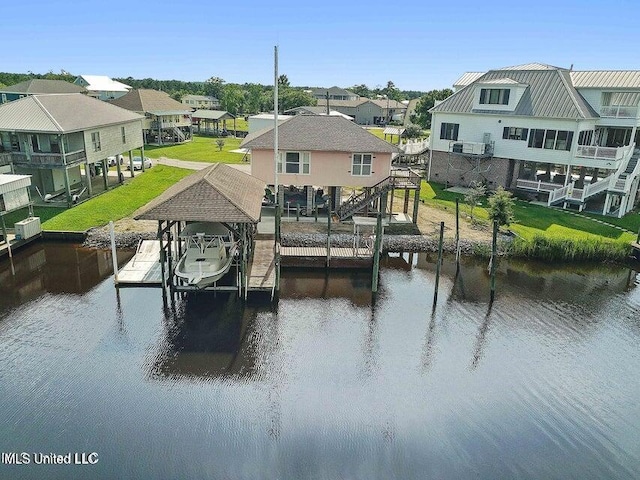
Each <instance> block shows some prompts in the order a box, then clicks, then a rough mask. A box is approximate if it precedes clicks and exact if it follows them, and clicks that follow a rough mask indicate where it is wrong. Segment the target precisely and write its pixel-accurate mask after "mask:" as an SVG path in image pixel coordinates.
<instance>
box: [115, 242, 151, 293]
mask: <svg viewBox="0 0 640 480" xmlns="http://www.w3.org/2000/svg"><path fill="white" fill-rule="evenodd" d="M115 282H116V285H118V286H119V287H161V286H162V269H161V265H160V242H159V241H158V240H143V241H142V242H141V243H140V244H139V245H138V250H137V251H136V254H135V255H134V256H133V258H132V259H131V260H129V263H127V264H126V265H125V266H124V267H122V268H121V269H120V270H119V271H118V275H117V276H116V280H115Z"/></svg>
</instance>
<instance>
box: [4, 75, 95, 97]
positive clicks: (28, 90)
mask: <svg viewBox="0 0 640 480" xmlns="http://www.w3.org/2000/svg"><path fill="white" fill-rule="evenodd" d="M86 91H87V90H86V89H85V88H84V87H81V86H80V85H75V84H73V83H70V82H65V81H64V80H46V79H41V78H32V79H31V80H26V81H24V82H20V83H16V84H15V85H9V86H7V87H4V88H1V89H0V92H1V93H22V94H28V95H34V94H37V93H83V92H86Z"/></svg>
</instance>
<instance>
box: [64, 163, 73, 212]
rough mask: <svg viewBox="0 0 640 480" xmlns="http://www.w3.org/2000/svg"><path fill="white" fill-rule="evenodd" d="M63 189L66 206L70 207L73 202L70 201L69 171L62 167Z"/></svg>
mask: <svg viewBox="0 0 640 480" xmlns="http://www.w3.org/2000/svg"><path fill="white" fill-rule="evenodd" d="M64 188H65V190H66V191H67V206H68V207H71V205H73V201H72V199H71V185H70V182H69V171H68V170H67V167H64Z"/></svg>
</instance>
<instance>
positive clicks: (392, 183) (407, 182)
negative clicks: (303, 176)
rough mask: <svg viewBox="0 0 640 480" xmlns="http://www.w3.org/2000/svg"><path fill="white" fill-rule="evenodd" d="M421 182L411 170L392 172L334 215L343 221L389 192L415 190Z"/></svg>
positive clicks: (354, 197)
mask: <svg viewBox="0 0 640 480" xmlns="http://www.w3.org/2000/svg"><path fill="white" fill-rule="evenodd" d="M421 181H422V177H421V176H420V175H419V174H418V173H416V172H414V171H413V170H411V169H408V170H394V171H393V172H392V173H391V175H389V176H388V177H387V178H385V179H384V180H382V181H381V182H378V183H376V184H375V185H374V186H373V187H370V188H369V189H367V190H364V191H363V192H360V193H359V194H358V195H354V196H352V197H351V198H349V199H348V200H347V201H346V202H344V203H343V204H342V205H340V206H339V207H338V208H337V209H336V215H337V216H338V218H339V219H340V220H345V219H347V218H349V217H351V216H352V215H353V214H355V213H357V212H359V211H360V210H362V209H363V208H364V207H366V206H367V205H369V204H371V203H372V202H373V201H374V200H376V199H378V198H380V197H381V196H382V195H384V194H385V193H387V192H389V191H391V190H394V189H401V190H415V189H418V188H420V182H421Z"/></svg>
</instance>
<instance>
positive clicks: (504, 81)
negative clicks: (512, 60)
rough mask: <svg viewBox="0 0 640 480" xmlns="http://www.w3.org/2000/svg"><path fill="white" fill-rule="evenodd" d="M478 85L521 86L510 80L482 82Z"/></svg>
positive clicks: (501, 79)
mask: <svg viewBox="0 0 640 480" xmlns="http://www.w3.org/2000/svg"><path fill="white" fill-rule="evenodd" d="M478 83H482V84H483V85H485V84H486V85H520V83H519V82H516V81H515V80H511V79H510V78H496V79H495V80H482V81H480V82H478Z"/></svg>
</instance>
